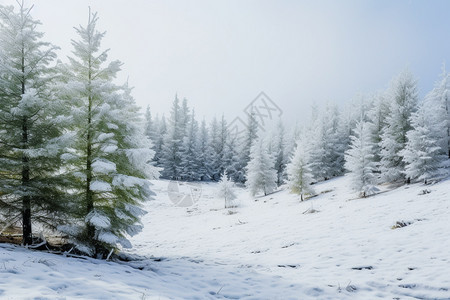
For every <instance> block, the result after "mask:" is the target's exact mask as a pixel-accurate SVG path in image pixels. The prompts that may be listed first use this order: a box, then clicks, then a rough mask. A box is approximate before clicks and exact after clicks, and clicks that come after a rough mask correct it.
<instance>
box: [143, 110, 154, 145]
mask: <svg viewBox="0 0 450 300" xmlns="http://www.w3.org/2000/svg"><path fill="white" fill-rule="evenodd" d="M153 127H154V125H153V119H152V113H151V112H150V106H148V105H147V109H146V110H145V135H146V136H147V137H148V138H149V139H151V140H152V139H153V130H154V129H153Z"/></svg>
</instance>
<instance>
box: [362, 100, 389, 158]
mask: <svg viewBox="0 0 450 300" xmlns="http://www.w3.org/2000/svg"><path fill="white" fill-rule="evenodd" d="M388 113H389V105H388V103H387V102H386V99H385V95H383V94H377V95H375V96H373V98H372V105H371V108H370V109H369V111H368V112H367V119H368V121H369V123H368V125H369V127H370V128H371V133H372V137H373V142H374V146H373V148H374V161H375V162H377V163H379V162H380V160H381V157H380V151H381V148H380V144H381V136H382V133H383V128H384V127H385V126H386V125H387V124H386V116H387V115H388Z"/></svg>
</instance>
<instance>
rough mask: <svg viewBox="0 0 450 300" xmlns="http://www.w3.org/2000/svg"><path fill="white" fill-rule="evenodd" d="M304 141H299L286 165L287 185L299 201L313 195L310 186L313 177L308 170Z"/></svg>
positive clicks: (308, 158)
mask: <svg viewBox="0 0 450 300" xmlns="http://www.w3.org/2000/svg"><path fill="white" fill-rule="evenodd" d="M305 144H306V141H305V140H304V139H301V140H300V139H299V140H298V141H297V146H296V148H295V150H294V154H293V156H292V158H291V161H290V162H289V164H288V165H287V175H288V185H289V188H290V189H291V191H292V192H293V193H295V194H299V195H300V199H301V201H303V200H304V196H305V195H312V194H314V189H313V188H312V186H311V183H312V182H313V177H312V174H311V169H310V168H309V160H310V157H309V153H308V147H305Z"/></svg>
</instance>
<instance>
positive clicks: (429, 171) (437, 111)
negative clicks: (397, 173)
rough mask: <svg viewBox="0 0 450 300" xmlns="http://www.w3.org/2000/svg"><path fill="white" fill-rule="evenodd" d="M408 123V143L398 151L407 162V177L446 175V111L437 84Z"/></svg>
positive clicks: (422, 177)
mask: <svg viewBox="0 0 450 300" xmlns="http://www.w3.org/2000/svg"><path fill="white" fill-rule="evenodd" d="M411 125H412V127H413V129H412V130H410V131H408V133H407V139H408V142H407V143H406V147H405V149H404V150H402V152H401V153H400V154H401V155H402V156H403V161H404V162H405V163H406V167H405V172H404V173H405V175H406V177H407V178H410V179H412V180H420V181H424V182H427V180H429V179H433V178H434V179H437V178H440V177H444V176H446V175H448V167H449V166H450V160H449V159H448V156H447V145H448V135H447V128H448V127H447V111H446V107H445V105H444V102H443V101H442V94H441V93H440V85H439V84H437V85H436V87H435V89H433V91H432V92H431V93H429V94H428V95H427V97H426V98H425V101H424V102H422V103H421V105H420V106H419V109H418V111H417V112H415V113H413V114H412V116H411Z"/></svg>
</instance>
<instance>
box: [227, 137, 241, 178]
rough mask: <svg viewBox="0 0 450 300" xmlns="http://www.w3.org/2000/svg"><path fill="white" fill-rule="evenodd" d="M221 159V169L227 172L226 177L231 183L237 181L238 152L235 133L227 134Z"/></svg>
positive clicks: (238, 174)
mask: <svg viewBox="0 0 450 300" xmlns="http://www.w3.org/2000/svg"><path fill="white" fill-rule="evenodd" d="M227 133H228V137H227V139H226V143H225V148H224V157H223V168H224V169H225V170H227V174H228V176H229V177H230V178H231V179H232V180H233V181H237V182H238V181H239V176H240V173H239V152H238V149H239V148H238V141H239V139H238V136H237V134H236V133H232V132H227Z"/></svg>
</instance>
